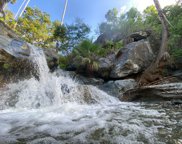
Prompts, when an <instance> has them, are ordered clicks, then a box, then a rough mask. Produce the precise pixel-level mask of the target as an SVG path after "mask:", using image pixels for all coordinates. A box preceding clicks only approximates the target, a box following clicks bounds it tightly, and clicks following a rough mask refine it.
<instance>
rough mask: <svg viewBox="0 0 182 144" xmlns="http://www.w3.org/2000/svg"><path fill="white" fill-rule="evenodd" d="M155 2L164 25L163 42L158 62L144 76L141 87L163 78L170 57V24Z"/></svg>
mask: <svg viewBox="0 0 182 144" xmlns="http://www.w3.org/2000/svg"><path fill="white" fill-rule="evenodd" d="M153 1H154V4H155V7H156V9H157V11H158V15H159V19H160V21H161V24H162V42H161V46H160V49H159V53H158V55H157V57H156V60H155V61H154V62H153V63H152V64H151V65H150V66H149V67H148V68H147V69H146V70H145V71H144V73H143V74H142V76H141V78H140V81H139V84H140V85H144V84H147V83H150V82H153V81H155V80H159V79H160V78H161V77H162V74H161V73H162V72H161V71H162V69H163V66H164V65H166V64H167V62H168V60H169V57H170V56H169V53H168V37H169V30H168V23H169V22H168V20H167V18H166V16H165V15H164V13H163V11H162V9H161V6H160V4H159V1H158V0H153Z"/></svg>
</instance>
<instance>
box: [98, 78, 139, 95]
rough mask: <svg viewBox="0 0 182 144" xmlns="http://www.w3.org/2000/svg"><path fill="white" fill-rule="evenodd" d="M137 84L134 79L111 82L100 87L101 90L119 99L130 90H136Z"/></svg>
mask: <svg viewBox="0 0 182 144" xmlns="http://www.w3.org/2000/svg"><path fill="white" fill-rule="evenodd" d="M136 85H137V83H136V81H135V80H134V79H126V80H117V81H109V82H107V83H105V84H103V85H100V86H99V88H100V89H101V90H103V91H105V92H107V93H108V94H109V95H112V96H115V97H119V96H120V95H122V94H123V93H124V92H126V91H127V90H130V89H134V88H135V87H136Z"/></svg>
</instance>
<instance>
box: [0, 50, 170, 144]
mask: <svg viewBox="0 0 182 144" xmlns="http://www.w3.org/2000/svg"><path fill="white" fill-rule="evenodd" d="M32 48H33V49H32V58H33V59H32V60H33V62H34V63H35V66H36V67H37V69H38V73H39V80H37V79H36V78H34V77H32V78H31V79H29V80H24V81H20V82H18V83H14V84H9V85H7V87H6V89H5V90H4V91H1V93H0V97H1V101H0V106H1V111H0V143H16V142H27V143H31V144H39V143H51V144H54V143H55V144H56V143H59V144H60V143H75V144H76V143H114V144H115V143H116V144H120V143H121V144H143V143H149V144H154V143H161V144H162V142H163V140H162V141H161V142H160V141H159V139H158V137H157V133H158V132H159V131H158V128H163V125H165V124H170V123H171V122H170V121H169V119H166V118H165V113H159V112H158V111H157V110H145V109H144V108H142V107H141V106H140V105H139V104H133V103H122V102H120V101H119V100H118V99H117V98H114V97H112V96H109V95H108V94H106V93H105V92H103V91H101V90H99V89H98V88H96V87H94V86H89V85H87V86H85V85H80V84H78V83H77V82H75V81H73V80H72V79H71V78H69V76H68V77H65V76H56V75H55V74H50V73H49V69H48V66H47V63H46V60H45V56H44V53H43V52H42V51H41V50H38V49H37V48H35V47H32ZM167 132H170V131H167Z"/></svg>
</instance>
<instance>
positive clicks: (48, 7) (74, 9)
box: [8, 0, 176, 30]
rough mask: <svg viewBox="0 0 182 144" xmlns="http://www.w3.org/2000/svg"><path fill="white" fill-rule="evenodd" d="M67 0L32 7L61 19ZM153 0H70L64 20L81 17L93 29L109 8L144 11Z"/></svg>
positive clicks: (39, 0)
mask: <svg viewBox="0 0 182 144" xmlns="http://www.w3.org/2000/svg"><path fill="white" fill-rule="evenodd" d="M175 1H176V0H160V3H161V5H162V7H164V6H165V5H169V4H173V3H175ZM22 2H23V0H17V3H16V4H14V5H11V4H9V6H8V8H9V9H10V10H11V11H13V13H16V12H17V11H18V8H19V7H20V5H21V3H22ZM64 3H65V0H31V1H30V3H29V5H28V6H30V7H37V8H39V9H40V10H42V11H44V12H47V13H48V14H49V15H50V17H51V20H52V21H54V20H60V21H61V16H62V12H63V8H64ZM152 4H153V0H68V7H67V12H66V16H65V20H64V22H65V23H67V24H70V23H73V22H74V20H75V19H76V18H81V19H82V20H83V21H84V22H85V23H86V24H88V25H89V26H90V27H91V29H92V30H95V29H96V28H97V27H98V25H99V24H100V23H101V22H103V21H104V20H105V14H106V13H107V11H108V10H109V9H112V8H117V9H118V11H120V12H124V11H126V10H128V9H129V8H131V7H136V8H138V9H139V10H140V11H143V9H144V8H146V7H147V6H149V5H152Z"/></svg>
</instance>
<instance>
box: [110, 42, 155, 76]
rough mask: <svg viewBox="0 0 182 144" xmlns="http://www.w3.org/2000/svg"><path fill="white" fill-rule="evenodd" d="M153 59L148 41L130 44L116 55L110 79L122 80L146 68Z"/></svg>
mask: <svg viewBox="0 0 182 144" xmlns="http://www.w3.org/2000/svg"><path fill="white" fill-rule="evenodd" d="M153 58H154V54H153V51H152V49H151V47H150V44H149V42H148V41H144V40H141V41H138V42H132V43H130V44H128V45H126V46H125V47H124V48H122V49H120V51H119V52H118V54H117V55H116V59H115V62H114V67H113V69H112V71H111V74H110V77H111V78H124V77H126V76H129V75H131V74H136V73H138V72H140V71H142V70H144V69H145V68H146V67H148V66H149V65H150V63H151V61H152V60H153Z"/></svg>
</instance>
